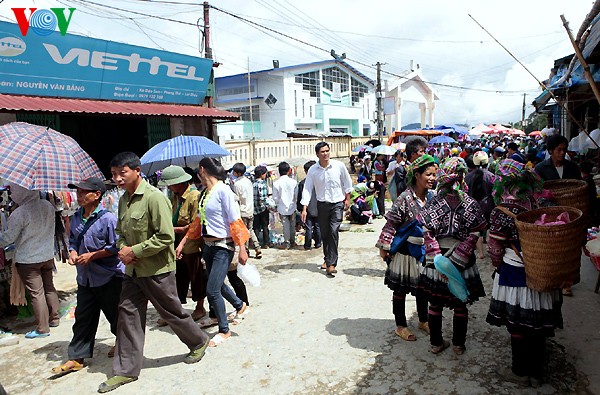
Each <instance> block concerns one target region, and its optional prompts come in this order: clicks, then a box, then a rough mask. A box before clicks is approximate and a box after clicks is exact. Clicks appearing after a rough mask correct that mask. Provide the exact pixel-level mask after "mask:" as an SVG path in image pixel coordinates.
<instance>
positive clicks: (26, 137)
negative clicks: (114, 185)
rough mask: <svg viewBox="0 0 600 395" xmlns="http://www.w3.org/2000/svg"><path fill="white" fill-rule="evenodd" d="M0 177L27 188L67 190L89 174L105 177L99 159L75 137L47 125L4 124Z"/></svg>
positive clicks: (0, 129)
mask: <svg viewBox="0 0 600 395" xmlns="http://www.w3.org/2000/svg"><path fill="white" fill-rule="evenodd" d="M0 141H1V142H2V144H0V177H1V178H3V179H5V180H8V181H11V182H14V183H15V184H17V185H20V186H22V187H24V188H28V189H32V190H42V191H66V190H69V189H68V187H67V184H69V183H73V182H79V181H81V180H83V179H85V178H88V177H98V178H100V179H104V175H103V174H102V172H100V169H98V165H96V162H94V160H93V159H92V158H91V157H90V156H89V155H88V154H87V153H86V152H85V151H84V150H83V149H82V148H81V147H80V146H79V144H77V142H76V141H75V140H73V138H71V137H69V136H66V135H64V134H62V133H59V132H57V131H55V130H52V129H50V128H47V127H44V126H38V125H31V124H29V123H25V122H12V123H9V124H6V125H2V126H0Z"/></svg>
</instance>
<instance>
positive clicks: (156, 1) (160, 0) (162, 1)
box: [129, 0, 562, 44]
mask: <svg viewBox="0 0 600 395" xmlns="http://www.w3.org/2000/svg"><path fill="white" fill-rule="evenodd" d="M129 1H131V2H142V3H152V4H177V5H191V6H194V5H197V4H194V3H186V2H179V1H167V0H129ZM284 1H285V2H286V3H288V4H290V5H291V6H292V7H293V8H295V9H297V10H298V11H300V12H301V13H302V14H304V15H307V14H306V13H305V12H304V11H302V10H300V9H299V8H298V7H296V6H294V5H293V4H291V3H290V2H289V1H287V0H284ZM238 15H240V16H244V17H248V18H253V19H258V20H263V21H267V22H274V23H278V24H285V25H290V24H288V23H285V22H282V21H278V20H275V19H268V18H261V17H256V16H253V15H245V14H238ZM313 20H314V18H313ZM315 22H316V23H317V24H319V25H321V26H322V27H313V28H311V27H307V26H303V25H299V24H292V26H296V27H301V28H307V29H315V30H320V31H327V32H331V33H341V34H351V35H356V36H363V37H372V38H383V39H388V40H398V41H413V42H429V43H440V44H469V43H472V44H481V43H484V42H489V43H492V42H493V41H492V40H426V39H420V38H409V37H392V36H383V35H377V34H365V33H358V32H350V31H343V30H332V29H327V28H326V27H325V26H323V25H322V24H321V23H319V22H318V21H316V20H315ZM556 34H562V32H560V31H553V32H548V33H540V34H533V35H528V36H519V37H510V38H503V40H505V41H509V40H522V39H526V38H537V37H545V36H549V35H556Z"/></svg>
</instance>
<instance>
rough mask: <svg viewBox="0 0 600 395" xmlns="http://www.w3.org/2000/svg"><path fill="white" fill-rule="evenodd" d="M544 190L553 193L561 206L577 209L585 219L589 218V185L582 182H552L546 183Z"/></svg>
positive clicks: (555, 200)
mask: <svg viewBox="0 0 600 395" xmlns="http://www.w3.org/2000/svg"><path fill="white" fill-rule="evenodd" d="M544 189H548V190H549V191H550V192H552V196H553V200H554V202H555V203H556V204H557V205H559V206H569V207H575V208H578V209H579V210H581V212H582V213H583V217H584V218H586V219H587V218H589V212H590V201H589V197H588V192H587V189H588V185H587V183H586V182H585V181H582V180H552V181H546V182H544Z"/></svg>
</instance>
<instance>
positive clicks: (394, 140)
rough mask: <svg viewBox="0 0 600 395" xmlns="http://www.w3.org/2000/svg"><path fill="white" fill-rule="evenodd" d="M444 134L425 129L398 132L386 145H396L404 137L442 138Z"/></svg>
mask: <svg viewBox="0 0 600 395" xmlns="http://www.w3.org/2000/svg"><path fill="white" fill-rule="evenodd" d="M442 134H444V133H443V132H441V131H439V130H425V129H417V130H396V131H394V132H393V133H392V135H391V136H390V138H389V139H388V141H387V143H386V145H392V144H394V143H397V142H399V141H398V140H399V138H400V137H402V136H422V137H433V136H441V135H442Z"/></svg>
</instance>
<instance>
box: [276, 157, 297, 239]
mask: <svg viewBox="0 0 600 395" xmlns="http://www.w3.org/2000/svg"><path fill="white" fill-rule="evenodd" d="M291 174H292V169H291V167H290V165H289V164H288V163H287V162H281V163H280V164H279V175H280V177H279V179H277V181H275V182H274V183H273V200H275V203H276V204H277V212H278V213H279V217H280V218H281V222H282V223H283V238H284V243H283V244H282V245H281V247H280V248H281V249H284V250H288V249H290V248H291V247H294V246H295V245H296V195H297V193H298V182H296V180H294V179H293V178H291V177H290V175H291Z"/></svg>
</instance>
